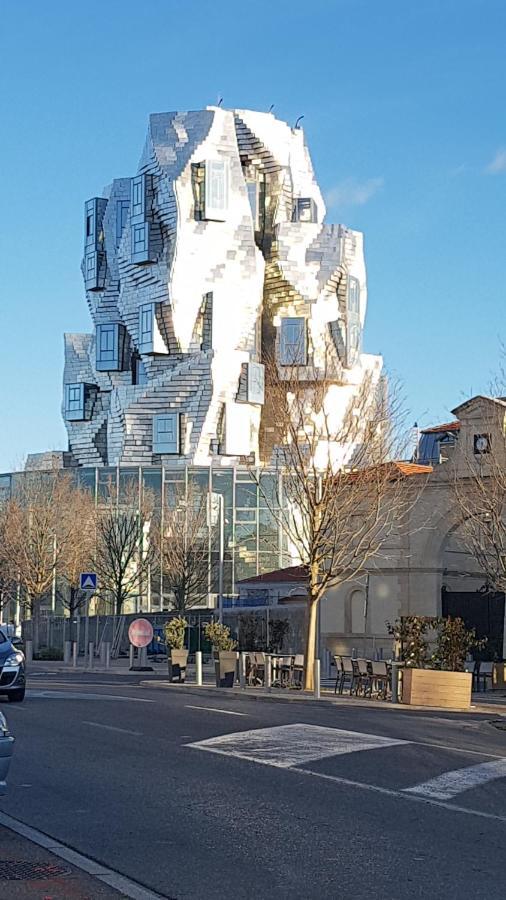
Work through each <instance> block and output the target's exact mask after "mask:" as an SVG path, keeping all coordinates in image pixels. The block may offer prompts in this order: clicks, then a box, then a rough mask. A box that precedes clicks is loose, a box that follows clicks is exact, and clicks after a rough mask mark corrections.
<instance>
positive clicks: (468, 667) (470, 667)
mask: <svg viewBox="0 0 506 900" xmlns="http://www.w3.org/2000/svg"><path fill="white" fill-rule="evenodd" d="M464 672H468V673H469V675H472V676H473V681H472V686H473V690H474V688H477V684H478V664H477V663H476V662H475V661H474V659H470V660H466V662H465V663H464Z"/></svg>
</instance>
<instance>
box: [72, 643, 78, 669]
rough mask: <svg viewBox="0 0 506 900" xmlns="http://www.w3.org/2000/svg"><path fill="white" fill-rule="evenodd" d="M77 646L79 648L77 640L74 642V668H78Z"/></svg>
mask: <svg viewBox="0 0 506 900" xmlns="http://www.w3.org/2000/svg"><path fill="white" fill-rule="evenodd" d="M77 648H78V643H77V641H74V642H73V644H72V665H73V667H74V669H77Z"/></svg>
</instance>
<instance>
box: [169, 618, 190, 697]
mask: <svg viewBox="0 0 506 900" xmlns="http://www.w3.org/2000/svg"><path fill="white" fill-rule="evenodd" d="M187 626H188V622H187V621H186V619H184V618H183V616H176V617H175V618H174V619H171V620H170V621H169V622H166V623H165V629H164V630H165V642H166V644H167V662H168V666H169V680H170V681H176V682H179V683H180V684H181V683H182V682H183V681H184V680H185V676H186V666H187V663H188V650H185V646H184V638H185V634H186V628H187Z"/></svg>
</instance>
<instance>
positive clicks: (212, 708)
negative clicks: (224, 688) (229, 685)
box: [185, 703, 248, 718]
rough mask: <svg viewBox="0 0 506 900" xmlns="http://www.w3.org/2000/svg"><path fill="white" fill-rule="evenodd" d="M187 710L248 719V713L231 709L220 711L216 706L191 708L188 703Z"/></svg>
mask: <svg viewBox="0 0 506 900" xmlns="http://www.w3.org/2000/svg"><path fill="white" fill-rule="evenodd" d="M185 709H204V710H205V711H206V712H217V713H223V714H224V715H225V716H246V718H248V713H240V712H233V711H232V710H231V709H218V708H217V707H216V706H190V705H189V704H188V703H187V704H186V705H185Z"/></svg>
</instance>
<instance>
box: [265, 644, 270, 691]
mask: <svg viewBox="0 0 506 900" xmlns="http://www.w3.org/2000/svg"><path fill="white" fill-rule="evenodd" d="M264 672H265V675H264V688H265V690H266V691H270V689H271V658H270V656H269V655H268V653H266V654H265V668H264Z"/></svg>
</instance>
